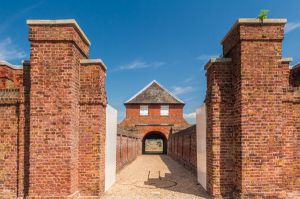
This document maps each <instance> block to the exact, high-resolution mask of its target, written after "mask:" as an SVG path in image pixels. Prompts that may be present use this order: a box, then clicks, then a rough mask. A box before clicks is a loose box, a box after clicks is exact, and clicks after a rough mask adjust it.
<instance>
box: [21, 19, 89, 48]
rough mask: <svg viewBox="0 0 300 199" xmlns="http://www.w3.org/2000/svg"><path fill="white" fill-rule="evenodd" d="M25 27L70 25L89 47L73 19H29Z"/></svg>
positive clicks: (83, 34)
mask: <svg viewBox="0 0 300 199" xmlns="http://www.w3.org/2000/svg"><path fill="white" fill-rule="evenodd" d="M26 23H27V25H72V26H74V27H75V28H76V29H77V31H78V32H79V34H80V35H81V36H82V38H83V40H84V41H85V42H86V43H87V44H88V45H91V42H90V40H89V39H88V38H87V36H86V35H85V33H84V32H83V30H82V29H81V28H80V26H79V25H78V23H77V22H76V20H75V19H61V20H32V19H29V20H27V21H26Z"/></svg>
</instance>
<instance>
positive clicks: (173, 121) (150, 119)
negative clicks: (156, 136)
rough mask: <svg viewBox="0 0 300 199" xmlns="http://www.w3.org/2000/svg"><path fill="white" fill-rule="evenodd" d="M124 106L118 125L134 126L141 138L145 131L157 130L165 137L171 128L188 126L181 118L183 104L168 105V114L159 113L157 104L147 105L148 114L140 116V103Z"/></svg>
mask: <svg viewBox="0 0 300 199" xmlns="http://www.w3.org/2000/svg"><path fill="white" fill-rule="evenodd" d="M125 106H126V117H125V119H124V120H123V121H122V122H121V123H120V125H119V126H120V127H123V128H124V127H125V128H126V127H136V128H137V129H138V131H139V136H140V137H141V138H143V137H144V136H145V135H146V134H147V133H149V132H154V131H158V132H161V133H163V134H164V135H165V136H166V137H167V138H168V137H169V134H170V132H171V130H172V129H178V128H179V129H180V128H184V127H187V126H189V124H188V123H187V122H186V121H185V120H184V118H183V106H184V105H181V104H180V105H178V104H174V105H169V116H161V115H160V106H161V105H159V104H151V105H149V115H148V116H140V105H138V104H130V105H125Z"/></svg>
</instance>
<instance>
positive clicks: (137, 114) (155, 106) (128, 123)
mask: <svg viewBox="0 0 300 199" xmlns="http://www.w3.org/2000/svg"><path fill="white" fill-rule="evenodd" d="M124 105H125V107H126V117H125V119H124V120H123V121H122V122H121V123H120V124H119V128H122V129H125V130H127V131H135V134H136V135H138V136H139V137H140V138H141V140H142V152H143V153H145V152H146V151H145V142H146V140H147V139H162V140H163V153H167V141H168V138H169V136H170V134H171V133H172V131H173V132H174V131H178V130H180V129H184V128H186V127H188V126H190V125H189V124H188V123H187V122H186V121H185V119H184V118H183V107H184V105H185V104H184V102H183V101H182V100H180V99H179V98H178V97H176V96H175V95H174V94H173V93H171V92H170V91H168V90H167V89H166V88H164V87H163V86H162V85H160V84H159V83H158V82H157V81H155V80H154V81H152V82H151V83H150V84H148V85H147V86H146V87H145V88H143V89H142V90H140V91H139V92H138V93H137V94H135V95H134V96H133V97H132V98H131V99H129V100H128V101H126V102H125V103H124Z"/></svg>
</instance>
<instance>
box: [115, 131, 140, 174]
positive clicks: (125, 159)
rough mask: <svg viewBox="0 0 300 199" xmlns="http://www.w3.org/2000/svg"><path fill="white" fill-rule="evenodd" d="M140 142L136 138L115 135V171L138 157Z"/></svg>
mask: <svg viewBox="0 0 300 199" xmlns="http://www.w3.org/2000/svg"><path fill="white" fill-rule="evenodd" d="M140 151H141V140H140V139H139V138H138V137H132V136H127V135H122V134H118V135H117V171H119V170H121V169H122V168H123V167H124V166H125V165H127V164H128V163H130V162H132V161H133V160H135V158H136V157H137V156H138V155H140Z"/></svg>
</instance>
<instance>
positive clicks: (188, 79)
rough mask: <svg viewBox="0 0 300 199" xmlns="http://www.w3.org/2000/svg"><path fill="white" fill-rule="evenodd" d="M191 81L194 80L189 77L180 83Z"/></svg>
mask: <svg viewBox="0 0 300 199" xmlns="http://www.w3.org/2000/svg"><path fill="white" fill-rule="evenodd" d="M193 80H194V76H190V77H188V78H186V79H184V80H183V81H182V83H190V82H191V81H193Z"/></svg>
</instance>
